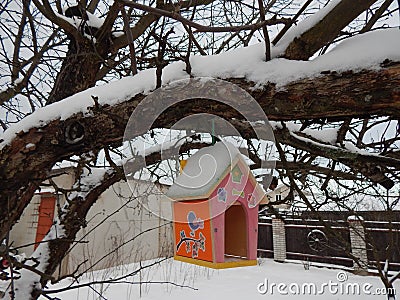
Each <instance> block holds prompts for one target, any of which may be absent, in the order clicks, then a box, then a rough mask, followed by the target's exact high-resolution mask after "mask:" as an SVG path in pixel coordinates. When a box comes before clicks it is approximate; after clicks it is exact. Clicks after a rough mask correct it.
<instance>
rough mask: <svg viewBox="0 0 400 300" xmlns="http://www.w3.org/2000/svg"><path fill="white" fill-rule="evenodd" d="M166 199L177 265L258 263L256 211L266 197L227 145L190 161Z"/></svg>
mask: <svg viewBox="0 0 400 300" xmlns="http://www.w3.org/2000/svg"><path fill="white" fill-rule="evenodd" d="M167 196H168V197H170V198H171V200H172V205H173V209H172V210H173V224H174V235H175V240H174V258H175V259H176V260H179V261H183V262H188V263H193V264H197V265H202V266H206V267H211V268H216V269H221V268H231V267H239V266H251V265H256V264H257V260H256V259H257V235H258V233H257V230H258V206H259V204H260V203H266V201H267V198H266V197H264V196H265V193H264V191H263V189H262V188H261V187H260V186H259V184H258V183H257V182H256V180H255V178H254V176H253V174H252V173H251V171H250V169H249V167H248V165H247V164H246V162H245V160H244V158H243V156H242V154H240V153H239V151H238V150H237V148H235V147H234V146H233V145H232V144H230V143H225V142H224V143H222V142H218V143H216V144H215V145H213V146H211V147H207V148H203V149H201V150H199V151H198V152H197V153H195V154H194V155H193V156H191V157H190V158H189V159H188V160H187V163H186V166H185V167H184V169H183V172H182V173H181V174H180V175H179V176H178V177H177V178H176V180H175V182H174V184H173V185H172V186H171V188H170V189H169V191H168V193H167Z"/></svg>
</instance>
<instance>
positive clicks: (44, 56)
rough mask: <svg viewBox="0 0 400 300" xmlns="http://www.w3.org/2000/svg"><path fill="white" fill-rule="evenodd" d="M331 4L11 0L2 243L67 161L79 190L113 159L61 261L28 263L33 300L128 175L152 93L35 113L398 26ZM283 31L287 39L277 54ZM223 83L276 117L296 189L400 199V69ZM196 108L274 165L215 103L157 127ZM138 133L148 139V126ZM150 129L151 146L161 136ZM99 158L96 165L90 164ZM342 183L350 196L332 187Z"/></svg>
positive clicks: (61, 248)
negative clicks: (134, 83)
mask: <svg viewBox="0 0 400 300" xmlns="http://www.w3.org/2000/svg"><path fill="white" fill-rule="evenodd" d="M329 2H330V1H291V2H290V3H288V2H287V1H274V0H272V1H253V2H252V3H250V2H246V3H242V2H240V1H218V2H217V1H213V0H191V1H178V2H172V1H166V2H164V1H162V0H157V1H155V2H148V1H143V2H140V3H139V2H134V1H128V0H117V1H106V0H102V1H100V0H92V1H85V0H81V1H77V2H76V3H72V1H48V0H44V1H38V0H20V1H3V3H2V4H0V19H1V22H0V26H1V32H2V35H1V39H0V42H1V43H0V47H1V49H2V51H1V52H0V65H1V70H2V71H1V74H0V75H1V77H0V84H1V86H2V89H1V91H0V104H1V108H2V109H1V116H0V124H1V126H2V128H3V130H4V133H3V136H0V142H3V143H2V144H1V147H2V148H1V150H0V162H1V169H0V180H1V182H2V184H1V187H0V201H1V203H2V204H3V205H2V208H1V209H0V238H1V239H4V238H6V237H7V235H8V232H9V231H10V229H11V228H12V226H13V225H14V224H15V223H16V222H17V221H18V219H19V218H20V216H21V214H22V212H23V211H24V209H25V207H26V206H27V205H28V203H29V202H30V201H31V199H32V196H33V195H34V192H35V191H36V190H37V188H38V187H39V186H40V184H41V183H42V182H43V181H45V180H47V179H49V176H50V171H51V169H52V168H53V167H54V165H55V164H56V163H57V162H60V161H62V160H68V159H71V158H72V157H74V156H78V157H81V158H82V159H81V160H80V164H78V166H79V167H78V168H77V170H76V173H77V174H78V176H77V177H76V178H77V183H76V184H77V186H79V185H80V181H79V178H81V174H82V173H81V171H82V169H83V168H88V169H90V168H93V166H94V165H96V164H97V161H96V160H97V159H98V157H99V156H98V155H99V153H101V154H102V155H104V156H105V157H106V158H107V159H106V163H105V164H104V165H105V168H106V169H107V172H105V173H104V176H103V177H99V181H98V182H97V183H96V184H94V185H92V186H90V187H84V186H80V188H81V190H83V191H84V193H81V194H80V197H81V198H79V199H70V205H69V206H68V208H66V209H65V212H64V214H63V215H61V216H60V223H59V224H56V225H57V226H59V225H60V224H61V225H63V226H64V227H65V237H63V238H57V239H50V240H49V242H48V243H46V247H48V249H49V251H50V252H51V253H52V255H51V259H49V260H48V261H46V262H43V263H42V264H41V262H40V261H39V263H38V265H37V266H36V267H35V268H33V267H30V266H29V265H26V264H25V265H20V267H23V268H26V270H27V271H29V272H33V273H35V274H36V276H37V280H38V281H40V284H41V287H39V288H38V286H36V285H35V286H34V287H33V286H32V287H31V290H29V291H28V294H30V295H31V299H37V298H38V297H39V296H40V295H41V294H42V293H44V292H43V289H42V288H43V287H44V286H45V285H46V283H47V282H48V281H49V280H50V281H51V280H54V278H53V277H52V275H53V273H54V271H55V269H56V267H57V265H59V263H60V259H61V258H62V257H63V256H64V254H65V253H66V252H67V251H68V249H69V247H70V246H71V243H72V241H74V239H75V237H76V234H77V232H78V231H79V230H80V229H81V228H82V224H81V223H79V222H78V223H77V222H73V220H74V218H75V216H76V215H79V218H80V219H82V220H85V218H86V215H87V213H88V211H89V209H90V208H91V207H92V205H93V203H95V201H96V199H97V198H98V197H99V195H100V194H101V193H102V192H103V191H104V190H106V189H107V188H108V187H110V186H111V185H112V184H114V183H115V182H118V181H120V180H121V179H124V175H123V172H122V171H121V166H120V165H118V162H117V161H116V159H115V157H114V156H113V155H110V154H109V152H110V151H111V152H116V153H118V152H119V147H120V146H121V144H122V140H123V135H124V130H125V126H126V124H127V122H128V119H129V117H130V115H131V114H132V112H133V111H134V110H135V108H136V107H137V106H138V105H139V104H140V102H141V101H142V100H143V99H144V98H145V93H144V92H145V91H141V92H138V93H133V94H131V95H129V97H126V96H121V98H120V99H118V101H116V102H114V103H112V105H110V104H109V103H99V101H98V97H97V96H96V95H90V91H91V90H89V92H88V94H85V95H86V97H90V99H89V100H90V105H89V106H88V107H85V111H86V112H87V113H84V112H76V113H72V114H66V115H63V116H62V117H61V116H59V117H54V118H51V119H48V120H46V121H43V120H41V119H40V117H37V116H41V115H40V113H41V112H43V111H45V112H46V111H53V112H56V111H59V110H62V109H63V108H64V106H62V105H63V104H64V103H72V102H71V101H72V100H71V99H72V98H68V97H70V96H72V95H77V94H78V93H80V92H84V91H87V90H88V89H89V88H91V87H95V86H100V85H102V84H105V83H108V82H114V81H117V80H118V79H122V78H124V77H127V76H130V75H134V76H135V77H137V78H140V77H139V76H141V71H146V70H149V69H151V68H154V70H155V78H154V81H155V82H156V86H155V87H160V86H162V85H163V74H164V70H165V68H166V67H167V66H169V65H171V64H173V63H175V66H176V65H177V64H176V62H183V63H184V65H185V67H184V72H186V73H187V74H188V76H192V77H195V76H196V74H195V73H193V70H194V69H193V68H192V66H191V63H192V60H191V56H192V55H202V56H207V55H212V54H216V53H222V52H227V51H228V50H231V49H236V48H240V47H247V46H248V45H249V44H253V43H255V42H256V41H257V40H259V41H264V43H262V45H263V47H264V51H263V53H264V54H265V55H264V60H268V59H269V58H270V56H271V50H273V48H270V47H273V46H272V45H274V44H276V45H279V40H280V42H281V45H282V44H283V41H284V40H285V38H286V39H289V40H288V41H286V42H287V44H286V45H284V48H283V52H282V53H281V57H282V58H284V59H287V60H288V61H289V62H290V61H291V60H293V63H296V61H299V60H310V59H311V58H312V57H314V56H318V55H324V54H325V53H326V52H327V50H328V49H330V48H331V47H332V45H335V44H336V43H337V42H339V41H342V40H344V39H346V38H349V37H352V36H356V35H358V34H359V33H364V32H367V31H372V30H375V29H378V28H387V27H394V26H395V25H396V24H395V23H394V22H396V21H393V20H394V19H395V18H393V15H394V14H395V13H396V11H397V10H398V7H396V4H395V3H394V2H393V3H392V1H374V0H372V1H356V2H355V1H354V0H352V1H351V0H342V1H337V2H332V3H333V4H332V3H330V4H329ZM326 5H328V6H326ZM324 7H325V10H326V13H325V14H323V15H320V18H319V19H318V20H316V21H315V22H314V24H311V25H309V26H308V27H304V28H303V31H302V32H300V33H299V34H298V35H297V36H296V37H294V36H292V37H291V36H288V33H287V32H289V29H290V28H293V27H295V26H297V25H296V23H297V24H301V22H302V21H303V20H304V19H305V17H307V16H313V15H315V14H316V13H318V11H320V10H321V9H324ZM328 8H329V10H328ZM279 32H281V33H280V34H279ZM272 33H273V34H275V35H276V36H277V38H276V39H272V41H273V43H272V45H271V44H270V43H269V34H272ZM271 36H272V35H271ZM278 37H279V38H278ZM137 72H138V73H137ZM265 72H268V70H265ZM224 79H225V80H227V81H230V82H232V83H235V84H237V85H238V86H240V87H241V88H243V89H244V90H246V91H248V92H249V93H250V94H251V95H252V96H253V97H254V99H256V101H257V102H258V103H259V105H260V106H261V108H262V109H263V111H264V112H265V114H266V115H267V116H268V118H269V119H270V120H272V121H274V123H273V127H274V133H275V138H276V140H277V143H278V145H281V148H282V152H281V153H280V157H281V159H280V160H279V161H278V164H277V170H278V171H279V173H280V176H281V178H282V179H285V178H286V179H288V178H290V183H291V188H292V189H295V188H296V187H297V188H298V189H299V190H302V189H310V190H313V191H314V190H315V189H318V190H320V191H321V194H322V195H323V197H322V198H319V199H323V201H326V202H329V201H336V203H343V202H345V201H346V199H347V198H348V197H349V195H355V194H357V195H358V194H359V195H365V194H368V195H370V196H371V197H376V196H379V195H380V193H381V190H382V188H383V189H384V190H390V193H391V196H392V197H395V196H398V191H396V189H398V177H399V172H398V171H399V166H400V160H399V152H398V145H399V144H398V142H399V132H400V131H399V130H398V119H399V115H400V114H399V111H400V109H399V104H398V103H399V89H398V86H399V84H400V63H399V62H398V61H390V60H384V61H382V62H381V66H380V68H373V69H368V68H367V69H365V70H359V69H358V70H349V71H344V72H337V71H336V70H324V71H323V72H322V74H319V76H318V77H311V78H302V79H299V80H295V81H290V80H288V82H286V83H285V84H284V85H283V86H278V85H277V84H276V83H271V82H264V83H263V84H262V85H261V86H260V87H259V88H258V89H254V83H252V82H251V81H249V80H248V79H246V78H234V77H227V78H224ZM132 88H134V87H132ZM61 100H62V102H61ZM75 104H76V103H75ZM75 104H74V105H75ZM177 112H179V113H177ZM194 112H196V113H198V112H212V113H213V114H215V115H217V116H220V117H223V118H224V119H226V120H229V121H230V122H231V123H232V124H233V125H234V126H235V127H236V128H237V129H238V131H239V132H240V134H241V136H242V137H241V138H242V140H243V141H245V142H246V143H247V145H248V150H249V154H250V158H251V159H252V161H253V162H254V165H252V168H253V169H257V168H260V166H261V162H262V159H263V158H262V157H260V155H259V152H258V151H257V147H253V146H252V139H254V138H256V136H255V134H254V131H253V130H252V127H251V126H250V124H249V123H248V122H247V121H246V120H244V118H243V116H242V115H241V114H240V113H239V112H237V111H234V110H233V109H231V108H227V107H225V106H223V105H222V104H220V103H216V102H215V101H211V100H207V99H202V100H196V101H191V102H190V103H185V104H179V105H176V106H175V107H173V108H171V109H169V110H167V111H166V112H165V113H164V114H163V115H162V117H160V118H158V119H157V120H156V122H155V123H154V124H153V125H152V128H153V129H155V128H170V127H171V125H172V124H174V123H176V122H177V121H178V120H179V119H181V118H182V117H185V116H189V115H191V114H193V113H194ZM143 117H144V118H146V115H144V116H143ZM137 126H138V132H140V124H137ZM329 130H331V131H332V132H335V134H333V135H331V137H332V138H331V139H326V138H323V137H322V136H321V134H319V133H320V132H321V131H329ZM376 132H379V134H378V135H377V134H376ZM141 134H142V135H143V136H144V137H146V138H149V135H150V136H151V135H152V134H154V132H150V133H149V132H146V131H143V132H141ZM199 145H200V146H205V145H207V143H206V142H204V143H203V144H199V143H186V144H185V145H184V146H182V147H181V149H180V152H181V153H190V151H191V150H192V149H197V148H198V147H199ZM107 153H108V154H107ZM88 155H89V156H92V158H93V160H89V161H88V160H87V159H85V157H87V156H88ZM283 157H285V159H283ZM73 159H76V158H73ZM78 160H79V159H78ZM146 160H147V162H148V165H149V166H152V168H153V169H152V170H154V169H157V168H158V167H159V164H160V163H161V156H160V154H159V153H154V154H152V155H149V156H148V157H146ZM158 169H160V168H158ZM138 171H140V170H138ZM152 176H153V177H154V180H156V181H159V180H161V179H162V178H163V177H168V176H170V174H163V175H160V174H159V173H157V172H152ZM377 185H378V186H380V187H381V188H377V187H376V186H377ZM333 186H335V187H339V188H338V189H337V190H340V191H345V192H343V193H344V194H343V195H340V194H339V193H338V192H335V190H333V189H332V187H333ZM85 189H86V190H85ZM396 193H397V194H396ZM286 200H288V199H286ZM318 205H319V204H318V203H313V204H312V205H311V206H312V207H314V208H318ZM56 225H55V228H56V227H57V226H56ZM53 230H55V229H53ZM49 234H51V232H50V233H49ZM5 252H7V251H5ZM13 263H15V264H18V262H16V261H15V262H13ZM11 297H13V295H11Z"/></svg>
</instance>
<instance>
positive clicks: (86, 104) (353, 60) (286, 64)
mask: <svg viewBox="0 0 400 300" xmlns="http://www.w3.org/2000/svg"><path fill="white" fill-rule="evenodd" d="M300 24H301V23H300ZM382 45H384V46H382ZM263 47H264V46H263V44H262V43H260V44H256V45H253V46H249V47H245V48H240V49H236V50H233V51H229V52H226V53H222V54H219V55H210V56H193V57H191V65H192V74H193V75H194V76H197V77H215V78H222V79H224V78H235V77H236V78H243V77H244V78H246V79H247V80H250V81H253V82H255V83H256V87H257V86H262V85H263V84H265V83H267V82H273V83H276V84H277V85H278V86H283V85H284V84H286V83H289V82H291V81H295V80H299V79H302V78H309V77H315V76H319V75H320V74H321V72H322V71H326V70H331V71H337V72H341V71H346V70H355V71H357V70H361V69H377V68H379V64H380V63H381V62H383V61H384V60H385V59H391V60H393V61H400V51H398V49H400V30H399V29H398V28H392V29H382V30H375V31H372V32H368V33H365V34H362V35H358V36H355V37H352V38H349V39H347V40H345V41H343V42H342V43H340V44H339V45H338V46H336V47H335V48H333V49H332V50H331V51H330V52H328V53H326V54H324V55H322V56H319V57H317V58H316V59H314V60H311V61H292V60H287V59H283V58H274V59H272V60H271V61H269V62H265V61H264V48H263ZM278 48H279V47H278ZM278 48H277V47H272V49H271V51H272V53H273V55H274V56H275V57H276V55H278V54H280V53H281V49H280V48H279V49H278ZM184 70H185V65H184V63H183V62H176V63H173V64H170V65H168V66H167V67H165V69H164V71H163V83H164V84H168V83H170V82H172V81H176V80H180V79H184V78H189V75H188V74H187V73H186V72H185V71H184ZM155 80H156V75H155V69H147V70H144V71H141V72H139V73H138V74H137V75H135V76H132V77H126V78H123V79H121V80H118V81H115V82H112V83H109V84H105V85H102V86H98V87H94V88H91V89H87V90H85V91H83V92H81V93H78V94H75V95H73V96H71V97H68V98H66V99H64V100H63V101H60V102H58V103H54V104H52V105H48V106H46V107H43V108H40V109H38V110H36V111H35V112H34V113H33V114H32V115H30V116H28V117H26V118H25V119H24V120H22V121H20V122H18V123H17V124H15V125H14V126H12V127H10V128H9V129H8V130H6V131H5V132H4V133H3V135H1V136H0V142H1V140H3V141H2V142H1V143H0V149H1V148H3V147H4V146H5V145H7V144H9V143H10V142H11V140H12V139H13V138H14V137H15V135H16V134H17V133H18V132H20V131H27V130H29V129H30V128H32V127H35V126H39V127H40V126H44V125H46V124H47V123H49V122H50V121H52V120H56V119H61V120H64V119H67V118H68V117H70V116H72V115H73V114H76V113H79V112H81V113H83V114H90V113H91V112H90V108H91V107H93V106H94V105H95V101H94V100H93V98H92V96H93V97H98V100H97V101H98V103H99V104H100V105H104V104H109V105H115V104H118V103H121V102H123V101H126V100H128V99H129V98H131V97H133V96H135V95H137V94H140V93H143V94H147V93H149V92H150V91H152V90H154V89H155Z"/></svg>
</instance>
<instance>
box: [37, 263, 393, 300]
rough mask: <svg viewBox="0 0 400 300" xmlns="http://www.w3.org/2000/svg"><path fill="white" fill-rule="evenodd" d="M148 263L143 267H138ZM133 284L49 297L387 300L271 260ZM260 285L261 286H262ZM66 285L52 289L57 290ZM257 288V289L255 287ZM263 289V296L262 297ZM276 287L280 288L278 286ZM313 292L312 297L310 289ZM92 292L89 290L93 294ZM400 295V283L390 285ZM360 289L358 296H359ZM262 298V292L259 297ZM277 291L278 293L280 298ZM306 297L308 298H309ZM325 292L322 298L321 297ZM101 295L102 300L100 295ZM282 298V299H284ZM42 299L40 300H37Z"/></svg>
mask: <svg viewBox="0 0 400 300" xmlns="http://www.w3.org/2000/svg"><path fill="white" fill-rule="evenodd" d="M148 263H150V262H144V263H143V265H145V264H148ZM137 267H138V265H127V266H123V267H122V269H121V268H120V269H119V270H117V269H108V270H103V271H98V272H96V273H93V274H91V275H88V277H87V278H85V279H84V280H82V281H81V282H80V283H79V284H84V283H86V282H88V280H89V279H91V280H105V279H109V278H111V277H115V276H117V275H121V274H122V273H124V274H126V273H127V272H129V271H132V270H134V269H135V268H137ZM125 280H126V281H129V282H136V283H135V284H129V283H120V284H114V285H109V284H103V285H101V284H95V285H91V288H89V287H82V288H79V289H75V290H72V291H67V292H62V293H57V294H51V296H52V297H55V296H57V297H58V298H60V299H62V300H72V299H73V300H75V299H88V300H91V299H93V300H94V299H102V300H104V299H107V300H110V299H118V300H119V299H137V298H139V297H141V298H142V299H145V300H149V299H154V300H155V299H163V300H168V299H174V300H183V299H185V300H186V299H191V300H195V299H204V298H206V299H207V300H212V299H232V300H236V299H238V300H239V299H240V300H242V299H287V297H288V296H292V297H295V298H294V299H310V298H316V297H318V298H320V299H322V298H323V299H386V296H383V295H379V296H378V294H380V293H381V290H383V289H382V287H383V285H382V283H381V281H380V279H379V278H378V277H373V276H357V275H354V274H352V273H349V272H346V271H343V270H340V269H329V268H326V267H325V268H321V267H317V266H316V265H313V264H312V265H311V267H310V269H309V270H306V269H305V268H304V266H303V264H302V263H301V262H297V263H294V262H290V263H276V262H274V261H273V260H272V259H262V260H259V265H258V266H254V267H241V268H234V269H225V270H213V269H208V268H205V267H198V266H194V265H190V264H186V263H182V262H178V261H174V260H172V259H169V260H167V261H164V262H162V263H160V264H159V265H157V266H156V267H153V268H152V269H146V270H144V271H143V272H142V273H141V274H140V275H139V274H137V275H135V276H130V277H128V278H126V279H125ZM139 281H142V282H149V281H153V282H160V281H161V282H165V281H168V282H174V283H177V284H180V285H184V286H187V287H177V286H174V285H173V284H159V283H151V284H146V283H142V284H141V285H139V284H137V283H138V282H139ZM261 283H263V284H261ZM67 284H68V280H65V281H63V282H62V283H60V284H58V285H56V286H52V287H51V289H57V288H61V287H63V286H66V285H67ZM260 284H261V285H260ZM266 284H267V285H268V290H267V291H266ZM279 284H280V285H279ZM314 287H315V288H316V289H315V291H314V290H313V288H314ZM92 288H93V289H92ZM395 288H396V289H397V290H398V291H400V280H398V281H397V283H396V284H395ZM358 289H359V291H358ZM258 290H261V292H265V293H264V294H261V293H260V292H259V291H258ZM279 290H280V291H281V292H279ZM310 291H311V292H310ZM322 291H324V292H322ZM97 293H101V296H99V294H97ZM284 294H286V295H284ZM41 299H45V298H41Z"/></svg>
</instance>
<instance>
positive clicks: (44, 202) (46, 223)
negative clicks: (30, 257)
mask: <svg viewBox="0 0 400 300" xmlns="http://www.w3.org/2000/svg"><path fill="white" fill-rule="evenodd" d="M55 206H56V197H55V195H53V194H50V193H49V194H42V195H41V200H40V205H39V219H38V226H37V230H36V239H35V243H36V244H35V249H36V248H37V246H38V243H40V242H41V241H42V240H43V238H44V237H45V236H46V234H47V232H48V231H49V229H50V227H51V225H53V220H54V209H55Z"/></svg>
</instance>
